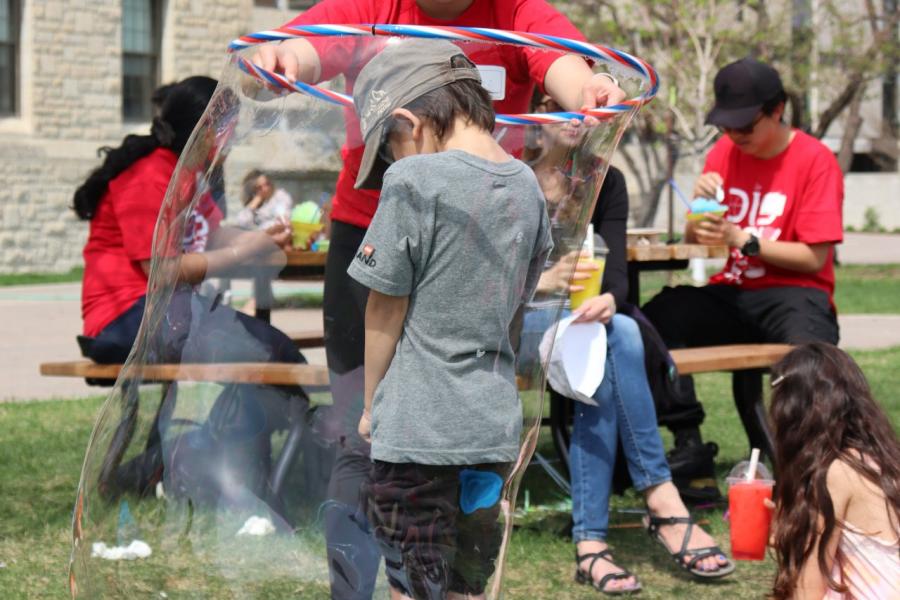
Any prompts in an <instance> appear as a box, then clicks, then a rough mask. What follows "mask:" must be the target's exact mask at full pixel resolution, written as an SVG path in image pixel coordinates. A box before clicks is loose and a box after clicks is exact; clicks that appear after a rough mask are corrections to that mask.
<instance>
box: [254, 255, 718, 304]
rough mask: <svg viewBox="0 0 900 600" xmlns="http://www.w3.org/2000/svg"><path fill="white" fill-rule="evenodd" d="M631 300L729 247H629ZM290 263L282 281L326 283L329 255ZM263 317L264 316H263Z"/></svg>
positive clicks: (290, 258) (298, 257)
mask: <svg viewBox="0 0 900 600" xmlns="http://www.w3.org/2000/svg"><path fill="white" fill-rule="evenodd" d="M627 251H628V301H629V302H631V303H632V304H634V305H635V306H638V305H639V304H640V297H641V273H642V272H645V271H680V270H683V269H686V268H687V267H688V263H689V261H690V259H692V258H727V257H728V246H705V245H703V244H663V243H654V244H640V243H638V244H631V245H629V246H628V249H627ZM286 254H287V264H286V265H285V267H284V268H283V269H282V270H281V273H279V275H278V278H279V279H285V280H290V281H322V280H323V279H324V278H325V261H326V260H327V259H328V253H327V252H312V251H310V250H289V251H288V252H287V253H286ZM260 316H263V315H260Z"/></svg>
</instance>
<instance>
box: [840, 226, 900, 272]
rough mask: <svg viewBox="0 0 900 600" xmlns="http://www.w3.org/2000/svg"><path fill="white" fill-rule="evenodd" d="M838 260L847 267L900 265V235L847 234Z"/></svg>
mask: <svg viewBox="0 0 900 600" xmlns="http://www.w3.org/2000/svg"><path fill="white" fill-rule="evenodd" d="M838 260H839V261H841V263H842V264H845V265H878V264H900V235H898V234H896V233H845V234H844V243H843V244H841V245H840V246H838Z"/></svg>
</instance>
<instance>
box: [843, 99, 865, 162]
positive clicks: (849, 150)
mask: <svg viewBox="0 0 900 600" xmlns="http://www.w3.org/2000/svg"><path fill="white" fill-rule="evenodd" d="M862 97H863V89H860V88H858V89H857V90H856V92H855V93H854V94H853V97H852V98H851V99H850V105H849V106H848V107H847V120H846V121H844V133H843V135H842V136H841V148H840V150H839V151H838V156H837V161H838V165H840V167H841V171H842V172H844V173H846V172H847V171H849V170H850V165H851V163H853V142H854V140H856V136H857V135H858V134H859V128H860V127H861V126H862V121H863V120H862V117H861V116H859V109H860V106H861V105H862Z"/></svg>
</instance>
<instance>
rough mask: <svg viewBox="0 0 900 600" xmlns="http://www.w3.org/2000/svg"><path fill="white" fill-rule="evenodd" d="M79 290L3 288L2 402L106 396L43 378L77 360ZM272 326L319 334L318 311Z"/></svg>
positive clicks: (316, 356)
mask: <svg viewBox="0 0 900 600" xmlns="http://www.w3.org/2000/svg"><path fill="white" fill-rule="evenodd" d="M317 289H318V290H320V289H321V284H276V286H275V293H276V294H279V295H281V294H283V293H287V292H291V291H310V290H317ZM249 293H250V291H249V286H245V285H240V284H237V285H236V286H235V289H234V295H235V296H236V297H237V298H247V297H249ZM80 298H81V285H80V284H53V285H35V286H14V287H0V314H2V315H3V319H2V320H0V356H2V357H3V360H2V361H0V402H3V401H10V400H13V401H23V400H33V399H38V398H39V399H46V398H78V397H83V396H93V395H103V394H105V393H106V389H105V388H99V387H92V386H89V385H87V384H86V383H84V381H83V380H81V379H75V378H71V377H43V376H41V375H40V373H39V372H38V365H39V364H40V363H42V362H50V361H56V360H60V361H62V360H75V359H77V358H79V356H80V353H79V350H78V344H77V343H76V342H75V336H76V335H77V334H78V333H79V332H81V300H80ZM272 322H273V323H274V324H275V325H276V326H277V327H279V328H280V329H282V330H283V331H303V330H308V329H321V327H322V313H321V311H319V310H290V311H273V315H272ZM304 354H305V355H306V357H307V359H308V360H309V361H310V362H311V363H318V364H325V352H324V350H311V351H307V352H304Z"/></svg>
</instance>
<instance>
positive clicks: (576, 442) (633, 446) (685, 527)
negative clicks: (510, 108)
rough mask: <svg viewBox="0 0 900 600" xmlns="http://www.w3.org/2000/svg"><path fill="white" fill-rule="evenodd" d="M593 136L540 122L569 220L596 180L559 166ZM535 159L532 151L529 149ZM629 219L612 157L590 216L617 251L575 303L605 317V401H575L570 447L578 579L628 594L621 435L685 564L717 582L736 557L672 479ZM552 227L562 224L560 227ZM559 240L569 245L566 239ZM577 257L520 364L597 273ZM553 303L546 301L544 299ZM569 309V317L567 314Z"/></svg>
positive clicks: (528, 319)
mask: <svg viewBox="0 0 900 600" xmlns="http://www.w3.org/2000/svg"><path fill="white" fill-rule="evenodd" d="M559 110H560V108H559V106H558V105H557V104H556V103H555V102H554V101H553V100H552V99H550V98H549V97H543V98H541V99H540V102H539V103H538V104H537V106H536V112H558V111H559ZM583 135H584V128H583V127H580V126H577V125H573V124H568V123H567V124H565V125H562V126H559V127H554V128H549V127H544V128H542V129H541V133H540V137H539V139H538V140H537V143H538V151H537V152H534V154H537V157H536V159H535V160H534V162H533V168H534V171H535V175H536V176H537V178H538V181H539V182H540V184H541V188H542V190H543V192H544V194H545V197H546V200H547V206H548V210H549V211H550V214H551V217H552V218H551V222H552V223H557V222H566V217H565V216H564V212H565V211H568V210H571V211H575V214H578V213H579V212H580V211H581V208H582V206H583V202H584V198H583V197H579V194H578V193H577V190H579V189H582V190H586V189H593V186H588V185H583V186H573V180H574V178H573V177H572V175H571V174H570V173H569V172H568V171H566V172H563V171H561V170H560V169H558V168H557V166H558V165H559V164H560V163H561V162H563V161H564V160H565V156H566V155H567V154H568V153H569V152H570V151H571V146H572V145H573V144H577V143H578V142H579V140H580V139H581V137H583ZM525 158H526V160H528V159H529V158H530V157H529V156H528V153H526V155H525ZM627 219H628V191H627V189H626V187H625V177H624V175H623V174H622V172H621V171H619V170H618V169H616V168H615V167H612V166H610V167H609V171H608V172H607V174H606V178H605V179H604V181H603V185H602V187H601V189H600V194H599V197H598V199H597V203H596V206H595V208H594V213H593V216H592V219H591V221H592V222H593V224H594V227H595V228H596V231H598V232H600V234H601V235H602V236H603V238H604V240H605V241H606V242H607V244H608V246H609V249H610V252H609V255H608V256H607V260H606V266H605V268H604V271H603V278H602V285H601V290H602V293H601V294H600V295H599V296H594V297H593V298H589V299H587V300H585V301H584V303H583V304H582V305H581V306H580V307H578V308H577V309H576V310H575V312H576V313H579V314H580V317H579V318H578V321H580V322H588V321H599V322H600V323H603V324H604V325H605V326H606V335H607V354H606V365H605V370H604V377H603V381H602V382H601V384H600V387H599V388H598V389H597V391H596V392H595V393H594V395H593V400H594V401H595V402H596V406H592V405H589V404H586V403H584V402H576V401H574V400H573V402H575V406H574V410H573V413H574V414H573V427H572V437H571V442H570V450H569V472H570V474H571V482H572V519H573V524H574V526H573V530H572V537H573V539H574V541H575V544H576V546H575V550H576V551H575V557H576V562H577V566H576V572H575V579H576V581H578V582H579V583H583V584H587V585H591V586H593V587H594V588H596V589H597V590H598V591H600V592H604V593H611V594H622V593H627V592H634V591H637V590H638V589H640V588H641V585H640V583H638V581H637V578H636V577H635V576H634V575H633V574H632V573H630V572H629V571H627V570H623V569H622V568H620V567H619V566H617V565H616V564H615V562H614V561H613V556H612V554H611V553H610V550H609V546H608V545H607V543H606V536H607V533H608V526H609V499H610V496H611V494H612V488H613V470H614V466H615V462H616V451H617V445H618V442H619V440H620V439H621V440H622V449H623V453H624V455H625V458H626V462H627V466H628V471H629V474H630V476H631V480H632V482H633V485H634V487H635V489H637V490H638V491H639V492H640V493H641V494H642V495H643V496H644V499H645V502H646V504H647V510H648V513H649V519H648V521H647V523H646V526H647V529H648V532H649V533H650V534H651V535H652V536H653V537H654V538H655V539H656V540H657V541H659V542H660V543H661V544H662V546H663V547H665V548H666V550H667V551H668V553H669V554H670V555H671V556H672V557H673V558H674V559H675V562H676V564H677V565H678V566H679V567H680V568H682V569H684V570H685V571H687V572H690V573H691V574H692V575H694V576H695V577H696V578H697V579H698V580H702V581H708V580H710V579H715V578H720V577H724V576H726V575H728V574H729V573H731V572H732V571H733V570H734V564H733V563H732V562H731V561H730V560H729V559H728V558H727V557H726V556H725V555H724V553H723V552H722V551H721V550H720V549H719V547H718V546H717V545H716V543H715V541H714V540H713V539H712V537H710V535H709V534H708V533H707V532H705V531H703V530H702V529H701V528H700V527H697V526H696V525H695V524H694V523H693V522H692V520H691V518H690V513H689V512H688V509H687V507H686V506H685V504H684V502H683V501H682V498H681V496H680V495H679V492H678V489H677V488H676V487H675V485H674V484H673V483H672V475H671V473H670V472H669V467H668V465H667V464H666V459H665V454H664V451H663V445H662V439H661V438H660V435H659V431H658V429H657V427H656V414H655V412H654V408H653V405H654V403H653V397H652V396H651V393H650V387H649V383H648V380H647V373H646V371H645V368H644V347H643V343H642V341H641V332H640V330H639V328H638V323H637V321H636V320H635V319H633V318H631V317H629V316H626V315H625V314H622V313H621V312H619V310H617V307H619V309H622V308H624V307H625V304H626V300H625V299H626V297H627V295H628V277H627V270H626V236H625V227H626V222H627ZM551 230H553V229H552V228H551ZM554 245H555V246H557V247H561V248H562V250H561V252H568V251H569V250H568V249H567V248H566V243H565V242H564V241H561V240H559V239H555V240H554ZM573 258H574V257H572V256H571V254H570V255H569V256H563V257H562V258H561V259H559V260H558V261H557V262H555V264H554V265H553V266H552V267H550V268H549V269H547V270H545V271H544V273H543V274H542V276H541V278H540V280H539V282H538V287H537V291H538V294H537V296H536V301H535V302H533V303H532V304H531V308H532V310H530V311H528V312H526V314H525V319H524V324H523V328H522V340H523V343H521V344H520V352H521V353H520V356H519V367H520V370H527V369H528V368H529V363H531V364H533V361H535V360H537V357H535V356H531V355H530V354H531V353H532V352H533V349H534V348H537V347H538V344H539V340H540V338H542V337H543V335H544V332H545V331H546V330H547V329H548V328H549V327H550V326H551V325H552V319H553V318H554V317H555V316H556V315H557V309H556V308H555V306H558V302H559V294H560V293H561V292H566V291H570V289H571V287H570V286H572V285H578V284H579V281H582V280H583V279H584V278H586V277H587V276H588V274H587V269H588V268H593V263H590V262H585V261H580V262H578V264H577V268H576V271H575V275H574V278H573V279H572V281H570V280H569V277H570V275H571V274H572V262H571V260H569V259H573ZM542 305H546V306H547V308H546V310H541V306H542ZM568 314H569V312H568V310H564V312H563V315H562V316H567V315H568Z"/></svg>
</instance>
